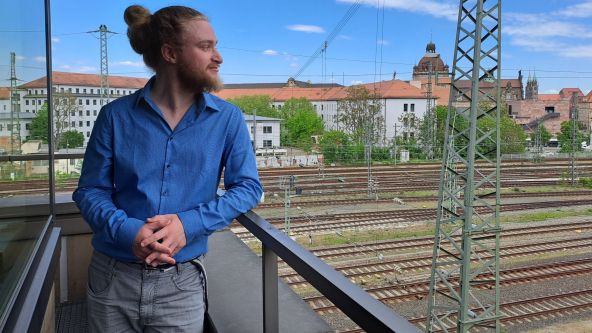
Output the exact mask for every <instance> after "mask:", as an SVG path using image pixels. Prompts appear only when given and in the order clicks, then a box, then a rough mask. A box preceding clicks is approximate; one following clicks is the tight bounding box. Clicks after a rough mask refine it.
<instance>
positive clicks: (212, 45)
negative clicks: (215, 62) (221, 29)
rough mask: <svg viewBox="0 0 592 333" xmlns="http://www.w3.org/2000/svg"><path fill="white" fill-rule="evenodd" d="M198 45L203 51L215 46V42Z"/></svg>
mask: <svg viewBox="0 0 592 333" xmlns="http://www.w3.org/2000/svg"><path fill="white" fill-rule="evenodd" d="M198 47H199V48H200V49H201V50H203V51H210V50H211V49H212V48H213V47H214V44H213V43H201V44H199V45H198Z"/></svg>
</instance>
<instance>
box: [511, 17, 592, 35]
mask: <svg viewBox="0 0 592 333" xmlns="http://www.w3.org/2000/svg"><path fill="white" fill-rule="evenodd" d="M506 17H507V18H508V21H509V23H508V24H507V25H506V27H505V29H504V30H503V31H504V32H505V33H506V34H508V35H510V36H520V37H521V38H522V37H527V38H532V37H566V38H592V30H591V29H590V28H589V27H587V26H585V25H582V24H577V23H573V22H565V21H559V20H556V19H553V18H551V17H550V16H546V15H535V14H518V13H509V14H508V15H506Z"/></svg>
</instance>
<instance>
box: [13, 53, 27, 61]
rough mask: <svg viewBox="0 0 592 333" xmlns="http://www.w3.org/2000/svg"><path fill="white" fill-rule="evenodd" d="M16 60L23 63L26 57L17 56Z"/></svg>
mask: <svg viewBox="0 0 592 333" xmlns="http://www.w3.org/2000/svg"><path fill="white" fill-rule="evenodd" d="M14 60H18V61H23V60H25V57H24V56H22V55H18V54H17V55H16V56H14Z"/></svg>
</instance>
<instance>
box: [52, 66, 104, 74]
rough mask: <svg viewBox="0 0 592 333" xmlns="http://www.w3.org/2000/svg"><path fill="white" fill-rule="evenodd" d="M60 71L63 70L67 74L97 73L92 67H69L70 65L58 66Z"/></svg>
mask: <svg viewBox="0 0 592 333" xmlns="http://www.w3.org/2000/svg"><path fill="white" fill-rule="evenodd" d="M60 68H61V69H65V70H67V71H69V72H74V73H89V72H95V73H96V72H98V70H97V68H96V67H92V66H70V65H60Z"/></svg>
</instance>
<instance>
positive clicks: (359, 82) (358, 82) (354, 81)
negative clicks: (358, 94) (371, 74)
mask: <svg viewBox="0 0 592 333" xmlns="http://www.w3.org/2000/svg"><path fill="white" fill-rule="evenodd" d="M362 83H364V81H360V80H353V81H351V84H352V85H356V84H362Z"/></svg>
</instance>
